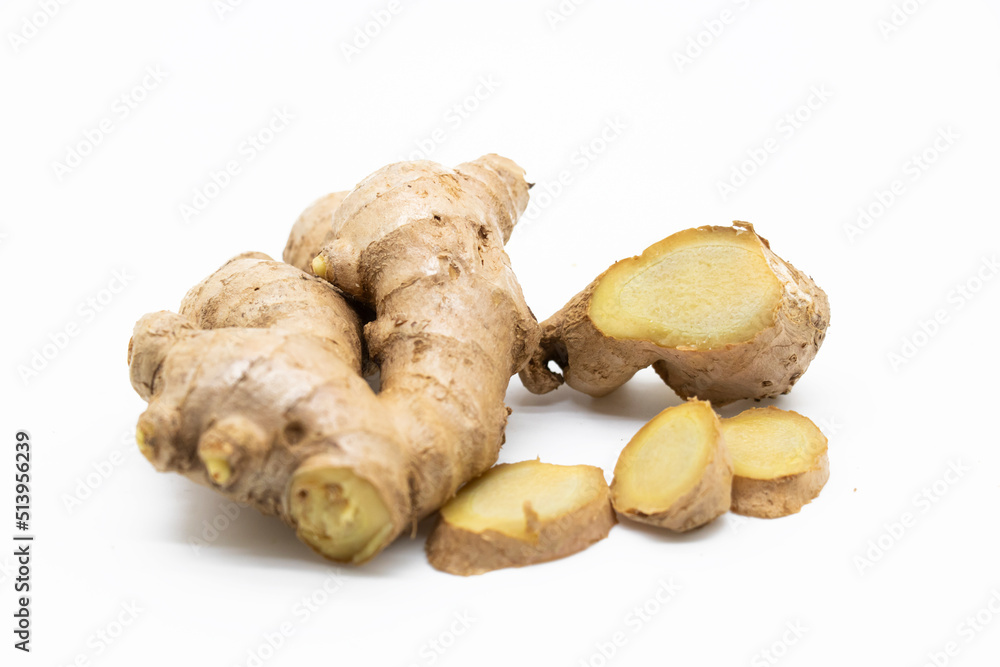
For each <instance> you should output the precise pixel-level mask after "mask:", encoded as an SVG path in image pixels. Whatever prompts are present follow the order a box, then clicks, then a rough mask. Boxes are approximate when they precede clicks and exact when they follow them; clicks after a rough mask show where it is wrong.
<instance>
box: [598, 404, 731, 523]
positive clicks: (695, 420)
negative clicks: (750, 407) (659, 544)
mask: <svg viewBox="0 0 1000 667" xmlns="http://www.w3.org/2000/svg"><path fill="white" fill-rule="evenodd" d="M732 476H733V466H732V464H731V463H730V460H729V455H728V453H727V452H726V447H725V442H724V438H723V435H722V428H721V425H720V423H719V418H718V417H717V416H716V415H715V412H714V411H713V410H712V406H711V405H710V404H709V403H708V402H706V401H697V400H693V401H688V402H687V403H683V404H681V405H678V406H675V407H672V408H667V409H666V410H664V411H663V412H661V413H660V414H658V415H657V416H656V417H654V418H653V419H652V420H650V422H649V423H647V424H646V425H645V426H643V427H642V428H641V429H640V430H639V432H638V433H636V434H635V437H633V438H632V440H631V441H630V442H629V443H628V445H626V446H625V449H624V450H622V453H621V456H619V457H618V463H617V465H615V477H614V481H612V483H611V502H612V504H613V505H614V507H615V509H616V510H618V512H620V513H621V514H623V515H625V516H627V517H628V518H630V519H633V520H635V521H640V522H642V523H648V524H652V525H654V526H660V527H661V528H667V529H669V530H673V531H677V532H683V531H686V530H691V529H692V528H697V527H699V526H703V525H705V524H706V523H708V522H709V521H711V520H712V519H714V518H716V517H717V516H719V515H720V514H723V513H725V512H726V511H727V510H728V509H729V505H730V489H731V486H732Z"/></svg>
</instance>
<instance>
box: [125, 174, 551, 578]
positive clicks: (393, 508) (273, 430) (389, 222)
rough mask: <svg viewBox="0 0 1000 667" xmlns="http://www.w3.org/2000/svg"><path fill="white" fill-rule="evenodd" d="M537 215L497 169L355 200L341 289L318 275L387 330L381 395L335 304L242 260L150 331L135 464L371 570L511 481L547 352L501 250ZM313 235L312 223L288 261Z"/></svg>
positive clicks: (143, 353)
mask: <svg viewBox="0 0 1000 667" xmlns="http://www.w3.org/2000/svg"><path fill="white" fill-rule="evenodd" d="M527 198H528V186H527V183H525V181H524V178H523V171H522V170H521V169H520V168H519V167H517V165H515V164H514V163H513V162H511V161H509V160H506V159H505V158H501V157H499V156H486V157H484V158H480V159H479V160H476V161H474V162H471V163H467V164H465V165H462V166H460V167H458V168H457V169H455V170H450V169H446V168H444V167H441V166H440V165H436V164H434V163H430V162H420V163H403V164H401V165H390V166H389V167H386V168H384V169H382V170H380V171H379V172H376V173H375V174H373V175H372V176H371V177H369V178H368V179H366V181H364V182H362V184H361V185H360V186H359V187H358V188H356V189H355V190H354V191H353V192H352V193H351V195H349V196H348V197H346V198H345V199H344V201H343V203H342V205H341V206H340V207H339V208H338V209H337V213H336V215H334V216H333V222H332V225H331V227H330V229H329V230H328V232H327V234H328V236H327V239H328V249H325V250H324V252H323V255H322V257H325V258H327V259H329V260H330V266H331V269H332V267H334V266H336V267H338V268H339V271H340V273H339V274H336V273H334V272H333V271H332V270H331V271H323V272H322V273H323V277H324V278H327V279H330V280H331V281H332V282H334V283H335V284H337V285H338V286H340V285H343V286H345V288H346V287H350V288H351V289H352V290H353V291H351V292H350V293H351V295H352V296H353V297H355V298H356V299H358V300H359V301H361V302H363V303H364V304H367V305H370V306H372V307H373V308H374V309H375V310H376V313H377V319H376V320H375V321H374V322H371V323H370V324H369V325H367V326H366V327H365V334H366V337H367V339H368V344H369V346H370V348H371V352H372V355H373V357H374V359H375V360H376V361H377V362H378V364H379V366H380V368H381V372H382V391H381V393H380V394H378V395H376V394H375V393H374V392H373V391H372V390H371V388H370V387H369V386H368V384H367V383H366V382H365V381H364V380H363V379H362V378H361V374H360V370H361V364H362V342H361V340H362V339H361V336H360V335H359V334H360V322H359V320H358V317H357V315H356V314H355V312H354V310H353V309H352V308H351V307H350V306H349V305H348V303H347V302H346V301H345V299H344V297H343V296H342V295H341V294H340V293H338V291H337V290H336V289H334V288H333V287H331V286H330V285H329V284H327V283H326V282H325V281H324V280H320V279H318V278H315V277H313V276H309V275H306V274H304V273H302V272H301V271H299V270H298V269H296V268H294V267H292V266H289V265H287V264H282V263H280V262H274V261H272V260H270V259H267V258H266V256H262V255H259V254H248V255H241V256H239V257H237V258H234V260H231V261H230V262H229V263H227V264H226V265H225V266H224V267H222V268H221V269H220V270H219V271H218V272H216V273H215V274H213V275H212V276H210V277H209V278H208V279H206V281H204V282H203V283H202V284H201V285H199V286H198V287H196V288H194V289H193V290H192V291H191V292H190V293H189V294H188V296H187V298H185V300H184V304H183V306H182V309H181V314H180V315H177V314H173V313H154V314H151V315H147V316H146V317H144V318H142V319H141V320H140V321H139V323H138V324H137V325H136V329H135V333H134V336H133V340H132V341H131V343H130V355H129V363H130V369H131V377H132V383H133V386H134V387H135V388H136V391H137V392H138V393H139V394H140V396H142V397H143V398H144V399H146V400H147V401H148V402H149V407H148V409H147V410H146V412H145V413H143V415H142V417H141V418H140V422H139V427H138V439H139V444H140V448H141V449H142V450H143V452H144V454H146V456H147V457H148V458H149V459H150V460H151V461H152V462H153V463H154V465H155V466H156V467H157V468H158V469H159V470H174V471H176V472H180V473H181V474H184V475H186V476H188V477H190V478H191V479H194V480H195V481H197V482H199V483H202V484H207V485H210V486H213V487H214V488H216V489H217V490H219V491H220V492H222V493H224V494H225V495H226V496H228V497H230V498H232V499H234V500H239V501H241V502H246V503H250V504H252V505H254V506H256V507H258V508H259V509H261V510H262V511H264V512H267V513H273V514H277V515H278V516H279V517H280V518H281V519H282V520H283V521H285V522H286V523H288V524H289V525H291V526H293V527H294V528H295V529H296V531H297V533H298V535H299V537H300V538H301V539H303V540H304V541H305V542H306V543H307V544H309V545H310V546H311V547H313V548H314V549H316V550H317V551H319V552H320V553H321V554H323V555H324V556H326V557H328V558H332V559H335V560H341V561H351V562H363V561H365V560H368V559H369V558H371V557H372V556H374V555H375V554H376V553H378V551H380V550H381V549H382V548H384V547H385V546H386V545H387V544H389V543H390V542H391V541H392V540H393V539H394V538H395V537H396V536H398V535H399V534H400V533H402V532H403V531H404V530H406V529H407V528H409V527H410V526H412V525H414V524H415V522H416V521H417V520H419V519H420V518H421V517H423V516H426V515H427V514H429V513H430V512H432V511H433V510H435V509H436V508H437V507H439V506H440V505H441V504H443V503H444V502H445V501H446V500H447V499H448V498H450V497H451V496H452V495H454V493H455V492H456V491H457V490H458V488H459V487H460V486H461V485H462V484H463V483H465V482H466V481H468V480H469V479H472V478H473V477H475V476H477V475H479V474H481V473H482V472H484V471H485V470H486V469H487V468H489V467H490V466H491V465H492V464H493V463H494V462H495V461H496V458H497V454H498V452H499V449H500V445H501V444H502V442H503V431H504V426H505V424H506V417H507V408H506V407H505V406H504V404H503V397H504V393H505V391H506V387H507V383H508V381H509V378H510V376H511V375H512V374H514V373H516V372H517V371H518V370H519V369H520V367H521V366H522V365H523V364H524V363H525V362H526V361H527V358H528V355H529V353H530V350H532V349H533V348H534V347H535V346H536V344H537V341H538V337H539V332H538V325H537V323H536V322H535V320H534V318H533V316H532V315H531V312H530V310H529V309H528V307H527V305H526V304H525V303H524V299H523V296H522V294H521V290H520V287H519V286H518V284H517V281H516V279H515V278H514V275H513V272H512V271H511V269H510V263H509V260H508V258H507V255H506V253H505V252H504V250H503V243H504V242H505V240H506V239H507V238H508V237H509V234H510V231H511V229H512V227H513V225H514V223H515V221H516V220H517V217H518V216H519V215H520V214H521V212H523V210H524V208H525V206H526V205H527ZM317 206H319V207H321V208H323V209H324V210H326V209H329V208H330V207H331V200H330V199H329V198H324V199H321V200H320V201H319V202H317ZM345 211H346V212H345ZM326 216H327V214H326V213H325V212H320V211H313V212H309V211H307V212H306V214H304V216H303V218H302V219H300V223H302V220H304V219H306V220H310V221H315V220H316V219H325V218H326ZM313 226H314V225H312V223H311V222H310V223H309V224H306V223H302V224H299V223H297V225H296V227H297V228H296V230H294V231H293V237H296V238H298V239H300V240H299V241H295V242H294V243H293V242H292V241H290V242H289V246H288V247H289V248H292V250H291V251H290V252H292V253H293V254H295V255H296V256H301V255H302V253H303V252H305V251H303V250H302V248H303V247H305V245H307V244H308V243H310V241H308V240H301V239H314V238H316V235H315V230H313V229H312V227H313ZM307 227H308V228H309V229H308V230H306V228H307ZM331 245H332V246H333V247H334V248H339V249H341V250H343V249H345V248H349V249H350V253H349V254H345V253H343V252H341V253H339V254H337V253H334V252H330V251H329V247H330V246H331ZM317 261H322V260H317ZM317 261H314V262H310V264H312V266H314V267H315V266H316V265H317ZM344 276H347V277H352V280H348V281H344V280H341V279H342V278H343V277H344ZM338 278H341V279H338Z"/></svg>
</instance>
